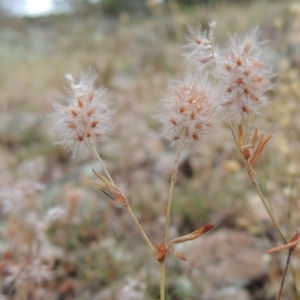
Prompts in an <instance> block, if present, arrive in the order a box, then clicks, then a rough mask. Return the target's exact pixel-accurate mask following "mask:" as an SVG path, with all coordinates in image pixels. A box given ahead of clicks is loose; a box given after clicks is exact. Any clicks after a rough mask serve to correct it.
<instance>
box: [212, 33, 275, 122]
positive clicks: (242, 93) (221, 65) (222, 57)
mask: <svg viewBox="0 0 300 300" xmlns="http://www.w3.org/2000/svg"><path fill="white" fill-rule="evenodd" d="M258 33H259V32H258V30H257V29H255V30H253V31H252V32H250V34H248V35H247V36H246V37H245V38H244V39H238V38H237V37H236V36H233V37H232V38H231V39H230V43H229V45H228V46H227V48H225V49H224V50H223V51H221V53H220V54H219V55H217V56H216V66H217V67H216V70H215V73H216V77H217V78H218V81H219V83H220V90H221V95H222V99H223V103H222V105H223V106H224V107H225V108H226V109H228V110H229V111H230V114H232V115H235V114H237V115H238V116H239V119H242V118H243V117H244V116H245V115H249V114H256V113H258V112H260V110H261V108H262V107H264V106H265V105H266V104H267V97H266V96H265V92H266V91H268V90H270V89H272V87H273V85H272V83H271V82H270V79H271V78H272V77H273V76H274V75H273V73H272V71H271V68H270V67H269V65H268V64H267V61H266V58H265V57H264V56H263V55H262V52H261V43H258V42H257V39H258Z"/></svg>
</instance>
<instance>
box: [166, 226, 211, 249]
mask: <svg viewBox="0 0 300 300" xmlns="http://www.w3.org/2000/svg"><path fill="white" fill-rule="evenodd" d="M213 227H214V225H213V224H207V225H204V226H203V227H201V228H199V229H197V230H196V231H194V232H191V233H189V234H187V235H184V236H181V237H178V238H176V239H174V240H172V241H171V242H169V246H172V245H175V244H180V243H184V242H187V241H191V240H194V239H196V238H197V237H199V236H200V235H202V234H204V233H205V232H207V231H209V230H211V229H212V228H213Z"/></svg>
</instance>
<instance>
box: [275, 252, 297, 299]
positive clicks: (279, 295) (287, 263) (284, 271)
mask: <svg viewBox="0 0 300 300" xmlns="http://www.w3.org/2000/svg"><path fill="white" fill-rule="evenodd" d="M293 250H294V249H292V250H291V249H289V252H288V256H287V259H286V263H285V267H284V270H283V273H282V277H281V282H280V289H279V292H278V295H277V298H276V300H280V298H281V295H282V291H283V286H284V282H285V277H286V273H287V270H288V268H289V264H290V259H291V256H292V252H293Z"/></svg>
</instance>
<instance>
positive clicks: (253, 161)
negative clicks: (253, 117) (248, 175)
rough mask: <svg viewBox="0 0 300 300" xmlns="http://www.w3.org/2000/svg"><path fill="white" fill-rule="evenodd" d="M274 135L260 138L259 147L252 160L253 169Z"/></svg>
mask: <svg viewBox="0 0 300 300" xmlns="http://www.w3.org/2000/svg"><path fill="white" fill-rule="evenodd" d="M271 137H272V135H268V136H267V137H264V135H262V136H261V137H260V140H259V143H258V146H257V148H256V150H255V152H254V154H253V156H252V157H251V159H250V166H251V167H253V166H254V165H255V163H256V162H257V160H258V158H259V156H260V154H261V152H262V151H263V149H264V147H265V145H266V144H267V142H268V141H269V140H270V139H271Z"/></svg>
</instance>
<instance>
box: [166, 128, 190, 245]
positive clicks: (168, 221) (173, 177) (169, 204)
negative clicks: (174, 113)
mask: <svg viewBox="0 0 300 300" xmlns="http://www.w3.org/2000/svg"><path fill="white" fill-rule="evenodd" d="M185 131H186V129H185V128H184V129H183V131H182V134H181V137H180V142H179V145H178V148H177V152H176V157H175V162H174V168H173V171H172V177H171V184H170V191H169V198H168V204H167V212H166V224H165V232H164V242H165V243H166V242H167V239H168V230H169V224H170V215H171V207H172V199H173V193H174V186H175V183H176V180H177V171H178V164H179V157H180V153H181V150H182V146H183V136H184V134H185Z"/></svg>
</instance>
